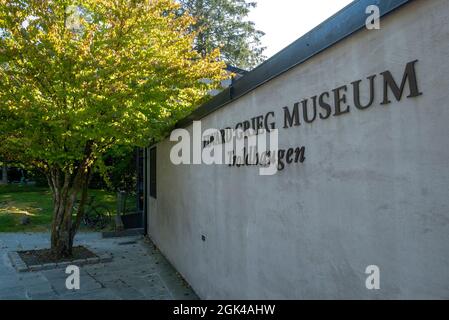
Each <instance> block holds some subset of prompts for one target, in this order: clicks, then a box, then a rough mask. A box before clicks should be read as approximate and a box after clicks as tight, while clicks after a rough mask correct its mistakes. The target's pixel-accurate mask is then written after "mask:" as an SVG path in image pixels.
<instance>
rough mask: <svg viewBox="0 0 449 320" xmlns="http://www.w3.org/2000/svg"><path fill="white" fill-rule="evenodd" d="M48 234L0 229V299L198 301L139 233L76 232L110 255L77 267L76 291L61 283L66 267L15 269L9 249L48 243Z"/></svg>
mask: <svg viewBox="0 0 449 320" xmlns="http://www.w3.org/2000/svg"><path fill="white" fill-rule="evenodd" d="M49 239H50V236H49V234H44V233H31V234H30V233H26V234H25V233H0V300H6V299H9V300H11V299H33V300H34V299H41V300H42V299H45V300H47V299H65V300H72V299H75V300H86V299H87V300H104V299H107V300H109V299H118V300H121V299H126V300H137V299H139V300H144V299H149V300H171V299H198V297H197V296H196V295H195V293H194V292H193V291H192V290H191V289H190V287H189V286H188V285H187V284H186V283H185V282H184V280H183V279H182V278H181V277H180V276H179V275H178V274H177V272H176V270H175V269H174V268H173V267H172V266H171V265H170V263H169V262H168V261H167V260H166V259H165V258H164V257H163V256H162V255H161V254H160V253H159V251H158V250H157V249H156V248H155V247H154V245H153V244H152V243H151V242H150V241H148V240H147V239H144V238H143V237H140V236H139V237H127V238H114V239H102V238H101V235H100V234H99V233H81V234H79V235H77V238H76V243H75V245H82V244H85V245H88V246H90V247H92V248H94V249H97V250H98V251H102V252H109V253H111V254H112V255H113V260H112V262H107V263H101V264H95V265H86V266H81V267H80V290H74V291H72V290H68V289H67V288H66V286H65V281H66V278H67V276H68V275H67V274H65V269H55V270H47V271H38V272H26V273H18V272H16V270H15V269H14V268H13V267H12V265H11V262H10V261H9V257H8V255H7V253H8V251H15V250H29V249H34V248H36V249H38V248H45V247H47V248H48V247H49Z"/></svg>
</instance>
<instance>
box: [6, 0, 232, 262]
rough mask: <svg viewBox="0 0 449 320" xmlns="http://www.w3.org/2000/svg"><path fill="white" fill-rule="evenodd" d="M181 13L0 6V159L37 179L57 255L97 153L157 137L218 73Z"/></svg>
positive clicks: (75, 4) (115, 5) (84, 5)
mask: <svg viewBox="0 0 449 320" xmlns="http://www.w3.org/2000/svg"><path fill="white" fill-rule="evenodd" d="M179 11H180V7H179V4H177V3H175V2H174V1H173V0H114V1H112V0H77V1H75V0H60V1H54V0H0V114H1V118H2V119H7V121H1V122H0V135H1V137H0V140H1V141H3V142H5V141H6V142H7V143H2V145H1V146H0V156H2V155H3V154H13V155H14V157H15V159H16V160H17V161H20V162H22V163H26V164H28V165H32V166H33V167H35V168H39V169H40V170H42V171H43V172H44V173H45V175H46V177H47V179H48V183H49V186H50V188H51V191H52V194H53V202H54V212H53V222H52V227H51V249H52V252H53V254H54V255H55V256H57V257H59V258H60V257H64V256H70V255H71V253H72V245H73V240H74V237H75V234H76V232H77V230H78V227H79V225H80V221H81V219H82V216H83V214H84V203H85V201H86V198H87V185H88V181H89V178H90V177H91V175H92V172H93V171H94V170H98V169H101V168H102V166H103V164H102V162H101V159H102V155H104V153H105V152H107V151H109V150H111V149H113V148H115V147H118V146H130V145H132V146H142V147H144V146H145V145H146V144H147V142H148V141H149V139H158V138H160V137H162V136H164V135H165V134H166V133H167V130H168V129H169V128H170V127H171V126H172V125H173V124H174V123H175V122H176V121H177V120H178V119H179V118H181V117H183V116H185V115H186V114H187V113H188V112H191V111H192V110H193V108H195V106H198V105H199V104H200V103H202V102H203V101H204V100H205V99H206V98H207V92H208V91H209V90H211V89H212V88H215V87H218V83H219V81H221V80H222V79H223V78H224V76H225V73H224V71H223V69H224V64H223V63H222V62H220V61H219V59H218V57H219V52H218V50H214V51H211V52H210V53H209V54H207V55H203V56H201V55H199V54H198V53H197V52H196V51H195V50H193V42H194V39H195V33H194V32H192V28H191V26H192V24H193V19H192V17H190V16H188V15H180V14H179ZM204 78H208V79H211V80H213V81H212V83H206V82H205V81H201V79H204ZM77 199H78V200H79V201H80V202H81V205H80V206H79V210H78V211H77V212H73V205H74V203H75V202H76V201H77Z"/></svg>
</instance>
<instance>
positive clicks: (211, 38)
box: [179, 0, 265, 69]
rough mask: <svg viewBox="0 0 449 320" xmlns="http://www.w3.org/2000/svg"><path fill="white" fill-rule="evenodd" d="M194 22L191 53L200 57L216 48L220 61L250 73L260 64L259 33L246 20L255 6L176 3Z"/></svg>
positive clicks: (193, 0)
mask: <svg viewBox="0 0 449 320" xmlns="http://www.w3.org/2000/svg"><path fill="white" fill-rule="evenodd" d="M179 1H180V2H181V4H182V6H183V8H184V10H187V11H188V12H189V13H190V14H191V15H192V16H193V17H194V18H195V19H196V23H195V24H194V25H193V28H194V30H195V31H197V36H196V39H195V49H196V50H197V51H198V52H200V53H201V54H202V55H203V56H206V55H207V54H210V53H211V52H212V51H213V50H214V49H215V48H217V47H218V48H220V52H221V57H222V59H223V60H224V61H225V62H226V63H228V64H230V65H233V66H236V67H239V68H242V69H251V68H253V67H255V66H257V65H258V64H260V63H261V62H263V61H264V59H265V57H264V56H263V51H264V50H265V47H263V46H262V44H261V40H260V39H261V37H262V36H263V35H264V33H263V32H262V31H259V30H257V29H256V28H255V25H254V23H253V22H251V21H248V20H247V17H248V14H249V12H250V10H251V8H254V7H256V2H253V1H246V0H179Z"/></svg>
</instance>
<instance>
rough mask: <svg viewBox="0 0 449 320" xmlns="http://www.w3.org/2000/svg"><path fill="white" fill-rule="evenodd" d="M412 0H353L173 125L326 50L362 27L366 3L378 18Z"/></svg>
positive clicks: (193, 118)
mask: <svg viewBox="0 0 449 320" xmlns="http://www.w3.org/2000/svg"><path fill="white" fill-rule="evenodd" d="M412 1H413V0H356V1H354V2H351V3H350V4H349V5H347V6H346V7H345V8H343V9H342V10H340V11H339V12H337V13H336V14H334V15H333V16H332V17H330V18H328V19H327V20H325V21H324V22H323V23H321V24H320V25H318V26H317V27H315V28H314V29H312V30H311V31H309V32H308V33H306V34H305V35H304V36H302V37H301V38H299V39H298V40H296V41H295V42H293V43H292V44H290V45H289V46H287V47H286V48H285V49H283V50H281V51H280V52H278V53H277V54H275V55H274V56H273V57H271V58H270V59H268V60H267V61H265V62H264V63H262V64H261V65H259V66H258V67H256V68H255V69H253V70H252V71H250V72H249V73H247V74H246V75H244V76H243V77H241V78H240V79H238V80H236V81H234V83H233V84H232V86H231V87H230V88H228V89H225V90H224V91H223V92H221V93H220V94H218V95H217V96H215V97H214V98H212V99H211V100H209V101H208V102H206V103H205V104H203V105H201V106H200V107H199V108H198V109H196V110H195V111H193V112H192V113H191V114H190V115H189V116H187V117H186V118H184V119H182V120H180V121H179V122H178V123H177V124H176V127H177V128H183V127H186V126H188V125H190V124H191V123H192V122H193V121H196V120H199V119H201V118H204V117H205V116H207V115H208V114H210V113H212V112H214V111H216V110H218V109H220V108H222V107H223V106H225V105H227V104H229V103H230V102H233V101H235V100H236V99H238V98H240V97H242V96H244V95H245V94H247V93H249V92H250V91H252V90H254V89H256V88H258V87H259V86H261V85H263V84H265V83H266V82H268V81H270V80H272V79H274V78H276V77H278V76H280V75H281V74H283V73H285V72H287V71H288V70H290V69H292V68H294V67H296V66H297V65H299V64H301V63H304V62H305V61H306V60H308V59H310V58H311V57H313V56H315V55H316V54H318V53H320V52H322V51H324V50H326V49H327V48H329V47H331V46H332V45H334V44H336V43H337V42H339V41H341V40H343V39H345V38H347V37H348V36H350V35H351V34H353V33H355V32H357V31H359V30H360V29H362V28H363V27H364V26H365V23H366V19H367V17H368V14H366V13H365V11H366V8H367V7H368V6H369V5H377V6H378V7H379V9H380V15H381V17H383V16H385V15H387V14H388V13H390V12H392V11H394V10H395V9H397V8H399V7H401V6H402V5H404V4H406V3H409V2H412Z"/></svg>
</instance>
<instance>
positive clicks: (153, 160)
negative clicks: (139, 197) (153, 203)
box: [150, 147, 157, 199]
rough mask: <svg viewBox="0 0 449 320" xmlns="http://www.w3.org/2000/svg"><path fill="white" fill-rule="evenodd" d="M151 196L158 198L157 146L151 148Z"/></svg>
mask: <svg viewBox="0 0 449 320" xmlns="http://www.w3.org/2000/svg"><path fill="white" fill-rule="evenodd" d="M150 197H152V198H155V199H156V198H157V193H156V147H154V148H151V149H150Z"/></svg>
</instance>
